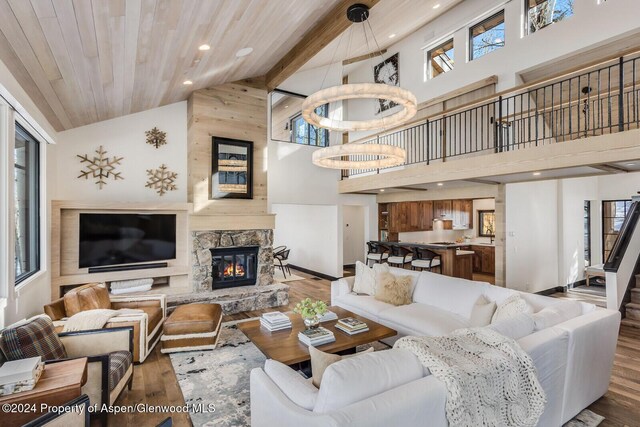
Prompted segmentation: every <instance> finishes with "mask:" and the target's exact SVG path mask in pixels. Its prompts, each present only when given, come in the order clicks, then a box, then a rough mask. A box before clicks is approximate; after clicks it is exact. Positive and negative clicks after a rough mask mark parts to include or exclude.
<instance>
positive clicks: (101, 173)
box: [77, 145, 124, 190]
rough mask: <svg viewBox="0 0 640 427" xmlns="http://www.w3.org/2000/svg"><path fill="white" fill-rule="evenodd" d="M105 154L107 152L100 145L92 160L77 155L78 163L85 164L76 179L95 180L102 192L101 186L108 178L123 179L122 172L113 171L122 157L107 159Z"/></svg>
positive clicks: (87, 156) (85, 156) (86, 156)
mask: <svg viewBox="0 0 640 427" xmlns="http://www.w3.org/2000/svg"><path fill="white" fill-rule="evenodd" d="M106 154H107V152H106V151H105V150H104V149H103V148H102V145H101V146H100V147H99V148H98V149H97V150H96V155H95V156H93V158H89V155H88V154H85V155H84V156H81V155H79V154H78V155H77V156H78V157H79V158H80V163H86V165H84V169H83V170H81V171H80V175H78V178H84V179H89V177H91V178H95V179H96V181H95V183H96V184H97V185H98V187H99V189H100V190H102V186H103V185H106V184H107V181H106V180H107V179H109V178H113V180H114V181H117V180H119V179H124V177H123V176H122V172H116V171H115V169H116V165H119V164H120V162H121V161H122V159H123V158H124V157H116V156H113V157H112V158H109V157H108V156H106Z"/></svg>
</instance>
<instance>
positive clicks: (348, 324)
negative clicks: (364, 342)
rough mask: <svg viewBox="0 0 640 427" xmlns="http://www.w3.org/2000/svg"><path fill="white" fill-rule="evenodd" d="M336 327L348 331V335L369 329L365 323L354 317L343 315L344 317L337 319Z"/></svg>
mask: <svg viewBox="0 0 640 427" xmlns="http://www.w3.org/2000/svg"><path fill="white" fill-rule="evenodd" d="M336 328H338V329H340V330H341V331H343V332H346V333H348V334H349V335H355V334H359V333H361V332H367V331H368V330H369V327H368V326H367V324H366V323H364V322H363V321H361V320H358V319H356V318H355V317H345V318H344V319H340V320H338V322H337V323H336Z"/></svg>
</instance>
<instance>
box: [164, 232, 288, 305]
mask: <svg viewBox="0 0 640 427" xmlns="http://www.w3.org/2000/svg"><path fill="white" fill-rule="evenodd" d="M191 238H192V241H193V246H192V248H193V252H192V254H191V255H192V257H191V258H192V276H191V277H192V279H191V285H192V289H193V293H189V294H182V295H176V296H174V297H173V298H171V301H170V303H171V305H178V304H186V303H191V302H216V303H219V304H221V305H222V308H223V310H224V312H225V313H238V312H241V311H249V310H259V309H263V308H268V307H277V306H280V305H286V304H288V303H289V287H288V286H287V285H284V284H282V283H274V280H273V268H274V267H273V230H239V231H231V230H226V231H221V230H211V231H194V232H192V233H191ZM250 245H257V246H259V247H260V249H259V251H258V269H257V270H258V271H257V280H256V285H254V286H242V287H238V288H230V289H217V290H212V287H211V284H212V281H213V278H212V273H213V271H212V270H213V269H212V266H211V251H210V250H209V249H212V248H219V247H231V246H250Z"/></svg>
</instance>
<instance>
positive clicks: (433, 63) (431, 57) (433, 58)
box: [427, 39, 453, 79]
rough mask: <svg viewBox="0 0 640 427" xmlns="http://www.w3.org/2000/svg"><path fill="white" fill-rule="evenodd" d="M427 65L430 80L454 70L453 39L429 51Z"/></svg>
mask: <svg viewBox="0 0 640 427" xmlns="http://www.w3.org/2000/svg"><path fill="white" fill-rule="evenodd" d="M427 64H428V65H427V66H428V70H427V73H428V77H429V79H432V78H434V77H436V76H439V75H440V74H444V73H448V72H449V71H451V70H453V39H450V40H447V41H446V42H444V43H442V44H441V45H439V46H436V47H434V48H433V49H431V50H430V51H428V52H427Z"/></svg>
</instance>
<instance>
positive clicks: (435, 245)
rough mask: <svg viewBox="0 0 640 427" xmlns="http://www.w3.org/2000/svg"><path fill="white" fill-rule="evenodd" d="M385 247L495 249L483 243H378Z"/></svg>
mask: <svg viewBox="0 0 640 427" xmlns="http://www.w3.org/2000/svg"><path fill="white" fill-rule="evenodd" d="M374 243H380V244H383V245H393V246H416V247H419V248H427V249H440V250H442V249H458V248H463V247H467V246H487V247H490V248H493V247H495V246H496V245H495V244H494V243H482V242H468V243H452V244H448V245H443V244H438V243H429V242H376V241H374Z"/></svg>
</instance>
